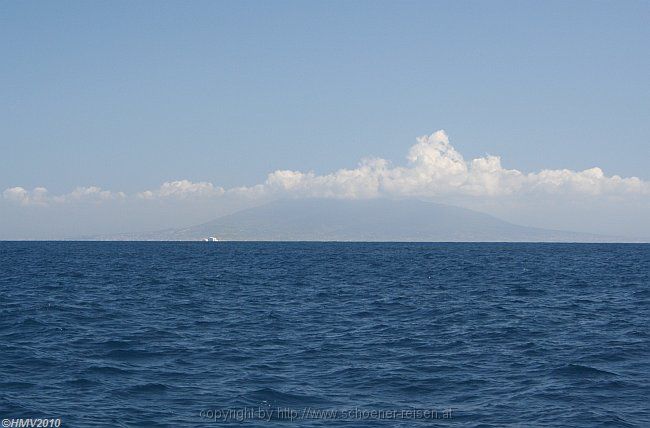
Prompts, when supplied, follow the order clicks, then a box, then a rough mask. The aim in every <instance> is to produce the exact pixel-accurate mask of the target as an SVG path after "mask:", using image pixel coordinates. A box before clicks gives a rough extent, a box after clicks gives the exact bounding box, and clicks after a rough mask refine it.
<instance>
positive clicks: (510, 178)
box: [3, 130, 650, 206]
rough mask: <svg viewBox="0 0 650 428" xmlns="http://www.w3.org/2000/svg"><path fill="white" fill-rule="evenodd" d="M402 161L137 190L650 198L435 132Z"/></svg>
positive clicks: (617, 181) (93, 194) (95, 193)
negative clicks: (474, 152) (458, 144)
mask: <svg viewBox="0 0 650 428" xmlns="http://www.w3.org/2000/svg"><path fill="white" fill-rule="evenodd" d="M406 160H407V163H406V165H404V166H393V165H392V164H391V163H390V162H389V161H387V160H385V159H381V158H367V159H364V160H362V161H361V162H360V163H359V165H358V166H357V167H356V168H353V169H340V170H338V171H335V172H332V173H330V174H325V175H317V174H315V173H313V172H301V171H292V170H277V171H274V172H272V173H270V174H269V175H268V177H267V179H266V180H265V182H264V183H261V184H258V185H255V186H250V187H236V188H232V189H228V190H226V189H223V188H222V187H218V186H215V185H213V184H212V183H210V182H191V181H189V180H178V181H170V182H165V183H163V184H162V185H161V186H160V187H159V188H157V189H152V190H145V191H143V192H139V193H137V194H135V195H133V197H135V198H138V199H140V200H188V199H214V198H220V197H223V196H233V197H241V198H248V199H269V198H279V197H321V198H344V199H364V198H378V197H422V198H433V199H435V198H444V197H450V196H451V197H464V198H496V197H502V196H515V197H516V196H518V195H532V196H540V195H550V196H553V195H562V196H585V195H586V196H592V197H617V198H620V197H638V196H647V195H650V183H649V182H647V181H643V180H641V179H639V178H637V177H628V178H622V177H620V176H618V175H612V176H607V175H605V174H604V172H603V171H602V170H601V169H600V168H598V167H594V168H590V169H586V170H584V171H572V170H568V169H544V170H542V171H539V172H533V173H523V172H521V171H519V170H516V169H506V168H504V167H503V166H502V165H501V158H500V157H498V156H485V157H480V158H476V159H473V160H471V161H467V160H465V159H464V158H463V156H462V155H461V154H460V153H459V152H458V151H457V150H456V149H454V147H453V146H452V145H451V144H450V143H449V138H448V136H447V134H446V133H445V132H444V131H442V130H440V131H437V132H434V133H433V134H431V135H429V136H423V137H420V138H418V139H417V143H416V144H414V145H413V146H412V147H411V148H410V149H409V151H408V154H407V156H406ZM3 198H4V199H6V200H8V201H11V202H14V203H17V204H20V205H23V206H28V205H34V206H47V205H50V204H64V203H69V202H75V201H77V202H78V201H93V202H102V201H110V200H115V199H125V198H127V195H126V194H124V193H123V192H112V191H108V190H102V189H101V188H99V187H96V186H91V187H78V188H77V189H75V190H74V191H72V192H71V193H69V194H65V195H60V196H51V195H50V194H49V193H48V191H47V189H46V188H44V187H37V188H35V189H33V190H26V189H24V188H22V187H12V188H8V189H6V190H5V191H4V192H3Z"/></svg>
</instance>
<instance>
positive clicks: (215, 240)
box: [203, 236, 219, 242]
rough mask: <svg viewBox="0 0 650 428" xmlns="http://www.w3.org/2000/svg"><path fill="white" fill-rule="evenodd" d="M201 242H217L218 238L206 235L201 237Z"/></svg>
mask: <svg viewBox="0 0 650 428" xmlns="http://www.w3.org/2000/svg"><path fill="white" fill-rule="evenodd" d="M203 242H219V239H218V238H217V237H216V236H208V237H207V238H203Z"/></svg>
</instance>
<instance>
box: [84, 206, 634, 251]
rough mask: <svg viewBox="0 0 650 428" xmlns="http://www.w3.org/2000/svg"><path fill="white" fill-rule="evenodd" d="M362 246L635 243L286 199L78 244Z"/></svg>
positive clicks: (490, 220)
mask: <svg viewBox="0 0 650 428" xmlns="http://www.w3.org/2000/svg"><path fill="white" fill-rule="evenodd" d="M208 236H216V237H217V238H219V239H220V240H227V241H363V242H382V241H384V242H637V241H634V240H629V239H625V238H620V237H612V236H604V235H596V234H587V233H580V232H567V231H557V230H548V229H540V228H533V227H526V226H520V225H516V224H512V223H509V222H506V221H504V220H501V219H499V218H497V217H494V216H491V215H489V214H485V213H481V212H478V211H473V210H470V209H467V208H461V207H456V206H452V205H444V204H439V203H434V202H425V201H421V200H417V199H401V200H396V199H366V200H342V199H316V198H313V199H285V200H277V201H274V202H270V203H268V204H266V205H261V206H258V207H254V208H247V209H244V210H241V211H237V212H235V213H232V214H228V215H225V216H222V217H218V218H216V219H214V220H211V221H209V222H206V223H202V224H198V225H196V226H191V227H186V228H175V229H166V230H160V231H155V232H147V233H136V234H117V235H104V236H95V237H85V238H82V239H93V240H144V241H187V240H190V241H194V240H201V239H203V238H206V237H208Z"/></svg>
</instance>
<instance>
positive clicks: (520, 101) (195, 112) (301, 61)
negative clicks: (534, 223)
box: [0, 1, 650, 194]
mask: <svg viewBox="0 0 650 428" xmlns="http://www.w3.org/2000/svg"><path fill="white" fill-rule="evenodd" d="M648 22H650V3H649V2H644V1H639V2H635V1H625V2H615V1H609V2H581V1H571V2H566V1H564V2H552V1H549V2H533V1H511V2H499V1H491V2H479V1H473V2H451V1H449V2H432V1H427V2H377V1H373V2H363V1H355V2H348V1H346V2H343V1H341V2H335V1H322V2H315V1H314V2H281V1H274V2H270V1H269V2H266V1H265V2H262V1H259V2H250V1H242V2H217V1H207V2H199V1H193V2H147V1H138V2H128V1H111V2H108V1H106V2H71V1H62V2H44V1H43V2H29V1H28V2H8V1H5V2H2V3H0V55H1V56H2V62H1V63H0V93H1V94H2V102H1V103H0V145H1V146H2V153H3V156H1V157H0V191H1V190H2V189H6V188H12V187H14V186H20V187H22V188H25V189H33V188H35V187H38V186H42V187H46V188H47V189H48V191H49V192H50V193H52V194H64V193H66V192H70V191H71V190H72V189H74V188H75V187H77V186H99V187H101V188H103V189H110V190H111V191H115V192H117V191H121V192H125V193H126V194H133V193H136V192H142V191H144V190H147V189H156V188H158V187H159V186H160V185H161V183H164V182H169V181H173V180H189V181H191V182H209V183H213V184H214V186H218V187H221V186H222V187H224V188H225V189H228V188H232V187H236V186H252V185H255V184H258V183H262V182H264V180H265V179H266V177H267V174H269V173H270V172H272V171H275V170H285V169H286V170H298V171H314V173H315V174H317V175H318V174H327V173H330V172H331V171H335V170H337V169H339V168H354V167H355V166H356V165H357V163H358V161H359V160H360V159H362V158H364V157H367V156H377V157H381V158H383V159H387V160H389V161H392V162H393V163H394V164H402V163H404V162H405V156H406V154H407V152H408V150H409V148H410V147H411V146H412V145H413V144H414V143H415V137H418V136H421V135H429V134H431V133H433V132H434V131H436V130H438V129H445V130H446V131H447V134H448V135H449V137H450V138H451V141H452V144H453V146H454V147H455V148H456V149H457V150H458V151H459V152H460V153H462V154H463V156H464V157H465V158H466V159H468V160H469V159H473V158H476V157H482V156H486V155H487V154H490V155H498V156H500V157H501V163H502V165H503V167H504V168H511V169H517V170H519V171H522V172H524V173H529V172H536V171H540V170H544V169H558V170H559V169H563V168H568V169H571V170H576V171H582V170H584V169H587V168H591V167H594V166H597V167H599V168H601V169H602V170H603V171H604V173H605V174H606V175H607V176H611V175H614V174H616V175H620V176H622V177H632V176H636V177H639V178H640V179H642V180H646V181H647V180H650V172H649V171H650V168H649V159H650V120H649V119H650V118H649V114H650V55H648V46H650V26H649V25H648Z"/></svg>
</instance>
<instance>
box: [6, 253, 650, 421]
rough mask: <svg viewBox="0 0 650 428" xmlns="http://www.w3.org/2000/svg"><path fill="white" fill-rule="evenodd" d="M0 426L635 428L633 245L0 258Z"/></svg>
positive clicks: (640, 265) (636, 275) (647, 403)
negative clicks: (0, 424)
mask: <svg viewBox="0 0 650 428" xmlns="http://www.w3.org/2000/svg"><path fill="white" fill-rule="evenodd" d="M0 418H2V426H3V427H7V426H39V425H36V424H37V423H40V426H64V427H68V426H70V427H92V426H98V427H104V426H105V427H149V426H151V427H154V426H161V427H181V426H187V427H217V426H255V427H303V426H307V427H312V426H313V427H324V426H335V427H340V426H354V427H358V426H361V427H376V426H385V427H412V426H454V427H551V426H552V427H648V426H650V245H644V244H638V245H637V244H550V243H549V244H546V243H344V242H209V243H208V242H0ZM24 421H27V422H24ZM30 421H31V422H30ZM39 421H40V422H39ZM44 421H45V422H44ZM19 423H23V424H28V423H31V424H33V425H18V424H19ZM10 424H13V425H10Z"/></svg>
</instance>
